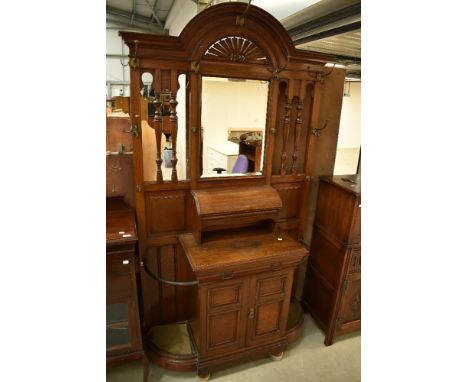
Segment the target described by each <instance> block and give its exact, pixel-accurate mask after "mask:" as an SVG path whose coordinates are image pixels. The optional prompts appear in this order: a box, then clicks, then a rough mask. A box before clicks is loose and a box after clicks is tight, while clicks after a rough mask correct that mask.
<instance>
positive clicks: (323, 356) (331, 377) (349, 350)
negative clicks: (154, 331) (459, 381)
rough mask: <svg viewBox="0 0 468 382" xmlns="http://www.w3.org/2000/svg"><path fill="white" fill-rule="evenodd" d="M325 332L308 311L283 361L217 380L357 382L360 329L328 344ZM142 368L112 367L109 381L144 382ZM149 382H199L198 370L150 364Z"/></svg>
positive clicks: (213, 377)
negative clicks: (299, 336) (176, 369)
mask: <svg viewBox="0 0 468 382" xmlns="http://www.w3.org/2000/svg"><path fill="white" fill-rule="evenodd" d="M323 340H324V335H323V333H322V332H321V331H320V330H319V329H318V327H317V325H316V324H315V322H314V321H313V320H312V319H311V318H310V316H309V315H308V314H306V315H305V317H304V332H303V334H302V337H301V338H300V339H299V340H298V341H297V342H296V343H294V344H293V345H292V346H291V347H290V348H289V349H288V350H287V351H286V352H285V353H284V357H283V359H282V360H281V361H276V362H275V361H272V360H270V359H269V358H265V359H262V360H259V361H254V362H249V363H245V364H242V365H240V366H236V367H232V368H229V369H226V370H223V371H219V372H216V373H213V374H212V375H211V381H216V382H237V381H242V382H276V381H277V382H305V381H313V382H358V381H360V380H361V335H360V333H359V332H357V333H352V334H348V335H344V336H341V337H337V338H336V339H335V343H334V344H333V345H331V346H328V347H326V346H325V345H324V344H323ZM142 380H143V367H142V363H141V362H134V363H131V364H127V365H123V366H120V367H117V368H113V369H110V370H109V371H108V373H107V381H108V382H141V381H142ZM149 381H150V382H156V381H158V382H159V381H160V382H176V381H177V382H189V381H192V382H196V381H198V377H197V375H196V373H195V372H187V373H181V372H173V371H168V370H164V369H161V368H160V367H158V366H156V365H153V364H150V376H149Z"/></svg>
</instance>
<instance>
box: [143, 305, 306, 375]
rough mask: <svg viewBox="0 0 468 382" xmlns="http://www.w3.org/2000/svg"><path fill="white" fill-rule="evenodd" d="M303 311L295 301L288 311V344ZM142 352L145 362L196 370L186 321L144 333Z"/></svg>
mask: <svg viewBox="0 0 468 382" xmlns="http://www.w3.org/2000/svg"><path fill="white" fill-rule="evenodd" d="M303 324H304V312H303V311H302V308H301V306H300V304H299V303H298V302H297V301H293V302H291V305H290V308H289V316H288V325H287V331H286V338H287V340H288V344H291V343H293V342H294V341H296V340H297V339H298V338H299V336H300V335H301V333H302V329H303ZM145 352H146V355H147V357H148V359H149V360H150V361H151V362H154V363H155V364H156V365H158V366H160V367H162V368H163V369H167V370H172V371H196V370H197V355H196V353H195V351H194V347H193V346H192V341H191V337H190V332H189V328H188V323H187V322H182V323H175V324H168V325H158V326H154V327H152V328H151V329H150V330H148V332H147V333H146V338H145Z"/></svg>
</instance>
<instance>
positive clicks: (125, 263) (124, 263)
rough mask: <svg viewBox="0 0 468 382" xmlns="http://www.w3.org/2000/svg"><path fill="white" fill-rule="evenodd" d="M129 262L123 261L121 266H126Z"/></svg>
mask: <svg viewBox="0 0 468 382" xmlns="http://www.w3.org/2000/svg"><path fill="white" fill-rule="evenodd" d="M129 262H130V261H128V260H124V261H122V264H123V265H128V263H129Z"/></svg>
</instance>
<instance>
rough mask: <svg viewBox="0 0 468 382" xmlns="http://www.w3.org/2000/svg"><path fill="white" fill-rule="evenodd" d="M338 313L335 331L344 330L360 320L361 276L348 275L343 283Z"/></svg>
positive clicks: (355, 274) (356, 274)
mask: <svg viewBox="0 0 468 382" xmlns="http://www.w3.org/2000/svg"><path fill="white" fill-rule="evenodd" d="M343 285H344V286H343V288H344V292H343V295H342V297H341V304H340V305H341V306H340V311H339V313H338V317H337V327H336V329H338V330H339V329H346V327H347V326H351V325H354V324H353V323H356V322H357V321H359V320H360V319H361V274H360V273H354V274H349V275H348V276H347V279H346V280H345V281H344V282H343Z"/></svg>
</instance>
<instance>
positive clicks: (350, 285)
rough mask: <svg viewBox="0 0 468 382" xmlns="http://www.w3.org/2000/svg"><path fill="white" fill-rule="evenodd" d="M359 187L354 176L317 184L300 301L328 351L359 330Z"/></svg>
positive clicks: (336, 178)
mask: <svg viewBox="0 0 468 382" xmlns="http://www.w3.org/2000/svg"><path fill="white" fill-rule="evenodd" d="M360 187H361V185H360V176H359V175H340V176H333V177H331V176H329V177H321V179H320V188H319V195H318V203H317V213H316V217H315V224H314V234H313V238H312V244H311V249H310V259H309V264H308V273H307V276H306V280H305V283H304V294H303V299H304V301H303V302H304V305H305V306H306V307H307V309H308V311H309V312H310V314H311V315H312V317H314V319H315V320H316V321H317V323H318V324H319V326H320V327H321V328H322V329H323V330H324V332H325V345H327V346H328V345H331V344H332V342H333V338H334V336H335V335H339V334H343V333H348V332H351V331H354V330H359V329H360V328H361V243H360V239H361V227H360V225H361V219H360V216H361V188H360Z"/></svg>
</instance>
